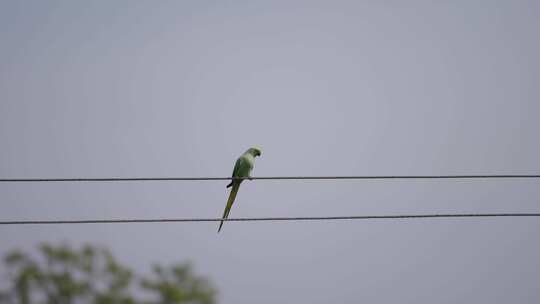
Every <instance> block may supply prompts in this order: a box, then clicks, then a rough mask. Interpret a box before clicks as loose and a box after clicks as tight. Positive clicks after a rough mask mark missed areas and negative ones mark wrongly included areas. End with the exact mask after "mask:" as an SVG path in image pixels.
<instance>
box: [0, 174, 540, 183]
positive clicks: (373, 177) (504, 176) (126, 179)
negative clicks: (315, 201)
mask: <svg viewBox="0 0 540 304" xmlns="http://www.w3.org/2000/svg"><path fill="white" fill-rule="evenodd" d="M530 178H540V174H482V175H474V174H473V175H353V176H262V177H252V178H251V179H252V180H331V179H358V180H382V179H530ZM233 179H234V180H244V179H248V178H234V177H94V178H91V177H76V178H1V179H0V182H136V181H215V180H233Z"/></svg>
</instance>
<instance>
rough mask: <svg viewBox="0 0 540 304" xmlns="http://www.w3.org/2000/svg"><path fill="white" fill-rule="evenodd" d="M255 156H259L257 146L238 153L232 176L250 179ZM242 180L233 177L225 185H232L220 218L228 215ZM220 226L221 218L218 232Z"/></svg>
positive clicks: (259, 152)
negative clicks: (240, 153)
mask: <svg viewBox="0 0 540 304" xmlns="http://www.w3.org/2000/svg"><path fill="white" fill-rule="evenodd" d="M257 156H261V150H260V149H259V148H249V149H248V150H247V151H246V152H244V154H242V155H240V157H239V158H238V159H237V160H236V164H235V165H234V170H233V173H232V177H246V178H248V179H251V170H253V165H254V163H255V157H257ZM242 181H243V179H240V180H236V179H233V180H231V182H230V183H229V184H228V185H227V188H229V187H231V186H232V189H231V193H230V194H229V199H228V200H227V206H225V211H223V216H222V217H221V218H222V219H226V218H227V217H229V212H230V211H231V207H232V205H233V203H234V199H235V198H236V194H237V193H238V189H239V188H240V184H241V183H242ZM221 226H223V220H221V223H220V224H219V228H218V232H219V231H221Z"/></svg>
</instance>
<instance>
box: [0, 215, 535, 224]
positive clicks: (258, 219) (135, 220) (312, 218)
mask: <svg viewBox="0 0 540 304" xmlns="http://www.w3.org/2000/svg"><path fill="white" fill-rule="evenodd" d="M478 217H483V218H487V217H492V218H494V217H540V213H441V214H400V215H354V216H307V217H244V218H228V219H222V218H149V219H141V218H124V219H87V220H83V219H80V220H7V221H0V225H43V224H49V225H50V224H121V223H124V224H125V223H177V222H183V223H186V222H191V223H193V222H219V221H222V220H223V221H226V222H263V221H264V222H276V221H334V220H377V219H381V220H382V219H429V218H437V219H440V218H478Z"/></svg>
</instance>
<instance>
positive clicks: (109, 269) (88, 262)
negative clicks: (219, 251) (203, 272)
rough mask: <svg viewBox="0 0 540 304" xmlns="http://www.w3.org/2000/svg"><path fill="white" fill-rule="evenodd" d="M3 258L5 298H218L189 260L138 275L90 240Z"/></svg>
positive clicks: (57, 301)
mask: <svg viewBox="0 0 540 304" xmlns="http://www.w3.org/2000/svg"><path fill="white" fill-rule="evenodd" d="M4 263H5V272H6V274H5V275H3V274H0V275H2V283H3V285H2V286H4V288H3V289H0V303H2V304H3V303H6V304H34V303H39V304H71V303H77V304H78V303H96V304H117V303H118V304H139V303H144V304H175V303H182V304H183V303H189V304H212V303H215V297H216V290H215V289H214V287H213V286H212V284H211V283H210V282H209V281H208V280H207V279H205V278H202V277H198V276H196V275H195V274H194V273H193V270H192V269H191V267H190V265H189V264H180V265H173V266H171V267H163V266H160V265H155V266H154V267H153V273H152V274H150V275H149V276H137V275H135V274H134V272H133V271H132V270H131V269H129V268H128V267H126V266H125V265H122V264H119V263H118V262H117V261H116V260H115V258H114V257H113V256H112V254H111V253H110V252H109V251H108V250H107V249H104V248H101V247H97V246H92V245H85V246H83V247H82V248H81V249H79V250H77V249H73V248H71V247H69V246H66V245H61V246H56V247H55V246H51V245H47V244H43V245H41V246H40V250H39V254H38V255H37V257H34V256H32V255H30V254H27V253H24V252H21V251H18V250H15V251H12V252H11V253H9V254H8V255H6V256H5V257H4ZM6 279H7V281H6Z"/></svg>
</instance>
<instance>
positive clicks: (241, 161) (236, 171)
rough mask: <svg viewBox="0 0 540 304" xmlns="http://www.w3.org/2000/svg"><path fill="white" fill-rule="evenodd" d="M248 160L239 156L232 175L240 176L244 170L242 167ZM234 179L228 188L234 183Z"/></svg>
mask: <svg viewBox="0 0 540 304" xmlns="http://www.w3.org/2000/svg"><path fill="white" fill-rule="evenodd" d="M245 162H246V160H245V159H244V158H243V157H239V158H238V159H237V160H236V164H234V169H233V172H232V177H240V173H241V172H242V167H243V166H244V163H245ZM233 182H234V180H231V182H230V183H229V184H228V185H227V188H229V187H230V186H232V185H233Z"/></svg>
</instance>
